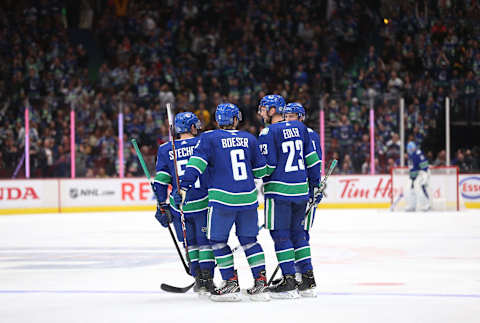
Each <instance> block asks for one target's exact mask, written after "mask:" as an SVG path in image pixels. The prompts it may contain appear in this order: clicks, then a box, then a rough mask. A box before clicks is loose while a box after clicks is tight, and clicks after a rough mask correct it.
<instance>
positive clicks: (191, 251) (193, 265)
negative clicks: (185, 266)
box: [188, 246, 199, 277]
mask: <svg viewBox="0 0 480 323" xmlns="http://www.w3.org/2000/svg"><path fill="white" fill-rule="evenodd" d="M188 256H189V257H190V273H191V274H192V276H193V277H196V276H197V271H198V268H199V265H198V247H197V246H188Z"/></svg>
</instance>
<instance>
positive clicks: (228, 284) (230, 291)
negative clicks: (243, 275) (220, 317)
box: [210, 270, 242, 302]
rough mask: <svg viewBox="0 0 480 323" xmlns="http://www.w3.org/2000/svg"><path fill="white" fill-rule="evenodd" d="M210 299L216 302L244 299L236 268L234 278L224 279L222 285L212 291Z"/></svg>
mask: <svg viewBox="0 0 480 323" xmlns="http://www.w3.org/2000/svg"><path fill="white" fill-rule="evenodd" d="M210 299H211V300H212V301H214V302H239V301H241V300H242V297H241V294H240V285H239V284H238V276H237V271H236V270H235V273H234V274H233V277H232V278H230V279H229V280H225V281H224V285H223V286H222V287H219V288H215V289H214V290H213V291H212V295H210Z"/></svg>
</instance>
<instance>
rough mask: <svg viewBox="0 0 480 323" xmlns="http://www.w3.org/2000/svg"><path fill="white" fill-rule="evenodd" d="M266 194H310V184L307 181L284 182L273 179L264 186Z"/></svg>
mask: <svg viewBox="0 0 480 323" xmlns="http://www.w3.org/2000/svg"><path fill="white" fill-rule="evenodd" d="M264 192H265V194H279V195H287V196H298V195H305V194H308V184H307V182H305V183H295V184H292V183H283V182H277V181H272V182H268V183H266V184H265V186H264Z"/></svg>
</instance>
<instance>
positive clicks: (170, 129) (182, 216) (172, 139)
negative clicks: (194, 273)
mask: <svg viewBox="0 0 480 323" xmlns="http://www.w3.org/2000/svg"><path fill="white" fill-rule="evenodd" d="M167 115H168V132H169V134H170V142H171V143H172V154H173V167H174V169H175V181H176V184H177V190H178V191H179V192H180V177H179V176H178V165H177V154H176V152H175V132H174V127H173V112H172V105H171V104H170V103H167ZM179 209H180V222H181V223H182V233H183V246H184V247H185V255H186V257H187V262H188V267H189V268H191V267H192V266H191V261H190V255H189V254H188V243H187V228H186V227H185V214H184V213H183V207H182V206H180V208H179Z"/></svg>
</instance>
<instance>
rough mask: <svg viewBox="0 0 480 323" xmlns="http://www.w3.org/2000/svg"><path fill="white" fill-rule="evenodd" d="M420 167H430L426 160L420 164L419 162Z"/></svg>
mask: <svg viewBox="0 0 480 323" xmlns="http://www.w3.org/2000/svg"><path fill="white" fill-rule="evenodd" d="M418 167H420V168H422V169H423V168H427V167H428V161H426V160H425V161H423V162H421V163H420V164H418Z"/></svg>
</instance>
